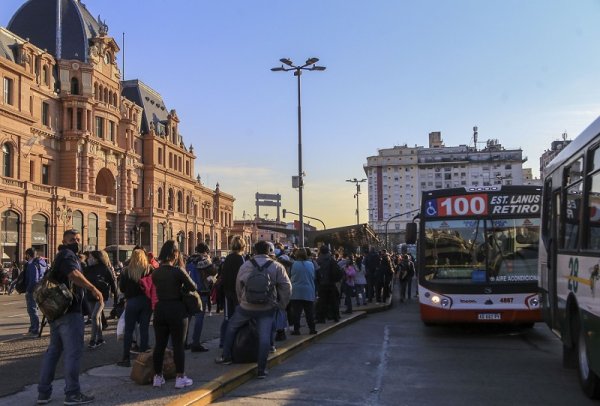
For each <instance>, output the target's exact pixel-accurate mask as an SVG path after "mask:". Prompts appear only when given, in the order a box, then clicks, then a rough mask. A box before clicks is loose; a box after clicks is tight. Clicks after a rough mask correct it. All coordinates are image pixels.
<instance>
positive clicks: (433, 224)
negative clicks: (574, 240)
mask: <svg viewBox="0 0 600 406" xmlns="http://www.w3.org/2000/svg"><path fill="white" fill-rule="evenodd" d="M541 199H542V188H541V187H536V186H497V187H482V188H456V189H444V190H435V191H429V192H423V196H422V200H421V202H422V203H421V206H422V207H421V214H420V216H419V217H420V224H419V229H420V232H419V237H418V252H419V255H418V261H417V269H418V277H419V304H420V310H421V319H422V320H423V322H424V323H425V324H426V325H431V324H437V323H512V324H522V325H526V326H532V325H533V323H535V322H537V321H541V320H542V318H541V311H540V305H539V297H538V294H537V264H538V243H539V229H540V213H541V210H540V209H541Z"/></svg>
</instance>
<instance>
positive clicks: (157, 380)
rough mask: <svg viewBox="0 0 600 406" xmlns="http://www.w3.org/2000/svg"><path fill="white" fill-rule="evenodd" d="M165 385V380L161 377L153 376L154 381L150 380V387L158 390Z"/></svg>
mask: <svg viewBox="0 0 600 406" xmlns="http://www.w3.org/2000/svg"><path fill="white" fill-rule="evenodd" d="M164 384H165V378H164V377H163V376H162V375H154V379H153V380H152V386H154V387H155V388H160V387H161V386H163V385H164Z"/></svg>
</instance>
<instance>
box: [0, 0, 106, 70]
mask: <svg viewBox="0 0 600 406" xmlns="http://www.w3.org/2000/svg"><path fill="white" fill-rule="evenodd" d="M7 28H8V29H9V30H10V31H12V32H13V33H15V34H17V35H19V36H20V37H22V38H26V39H28V40H29V42H31V43H32V44H33V45H35V46H37V47H39V48H41V49H46V50H47V51H48V52H49V53H50V54H52V55H54V56H55V57H56V58H57V59H78V60H80V61H82V62H88V47H89V40H90V39H91V38H94V37H97V36H102V35H106V33H107V32H108V26H107V25H106V24H104V23H102V22H99V21H98V20H96V19H95V18H94V17H92V15H91V14H90V12H89V11H88V10H87V8H86V7H85V5H84V4H83V3H81V2H80V1H79V0H28V1H27V2H26V3H25V4H23V5H22V6H21V8H20V9H19V10H18V11H17V12H16V13H15V15H14V16H13V17H12V19H11V20H10V22H9V23H8V27H7Z"/></svg>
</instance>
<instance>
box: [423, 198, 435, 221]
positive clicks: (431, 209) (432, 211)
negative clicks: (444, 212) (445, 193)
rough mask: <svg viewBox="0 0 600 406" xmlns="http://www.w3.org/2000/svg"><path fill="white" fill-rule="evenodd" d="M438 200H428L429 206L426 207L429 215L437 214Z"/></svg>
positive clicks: (426, 212)
mask: <svg viewBox="0 0 600 406" xmlns="http://www.w3.org/2000/svg"><path fill="white" fill-rule="evenodd" d="M436 203H437V202H436V201H435V200H428V201H427V208H426V209H425V214H426V215H427V216H429V217H433V216H437V204H436Z"/></svg>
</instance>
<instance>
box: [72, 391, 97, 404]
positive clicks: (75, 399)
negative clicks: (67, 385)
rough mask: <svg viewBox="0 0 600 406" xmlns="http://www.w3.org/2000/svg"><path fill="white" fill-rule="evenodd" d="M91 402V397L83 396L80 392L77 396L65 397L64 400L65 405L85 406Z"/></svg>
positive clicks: (92, 398) (92, 399)
mask: <svg viewBox="0 0 600 406" xmlns="http://www.w3.org/2000/svg"><path fill="white" fill-rule="evenodd" d="M93 401H94V397H93V396H88V395H84V394H83V393H81V392H80V393H78V394H77V395H67V397H66V398H65V405H67V406H68V405H85V404H87V403H92V402H93Z"/></svg>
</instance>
